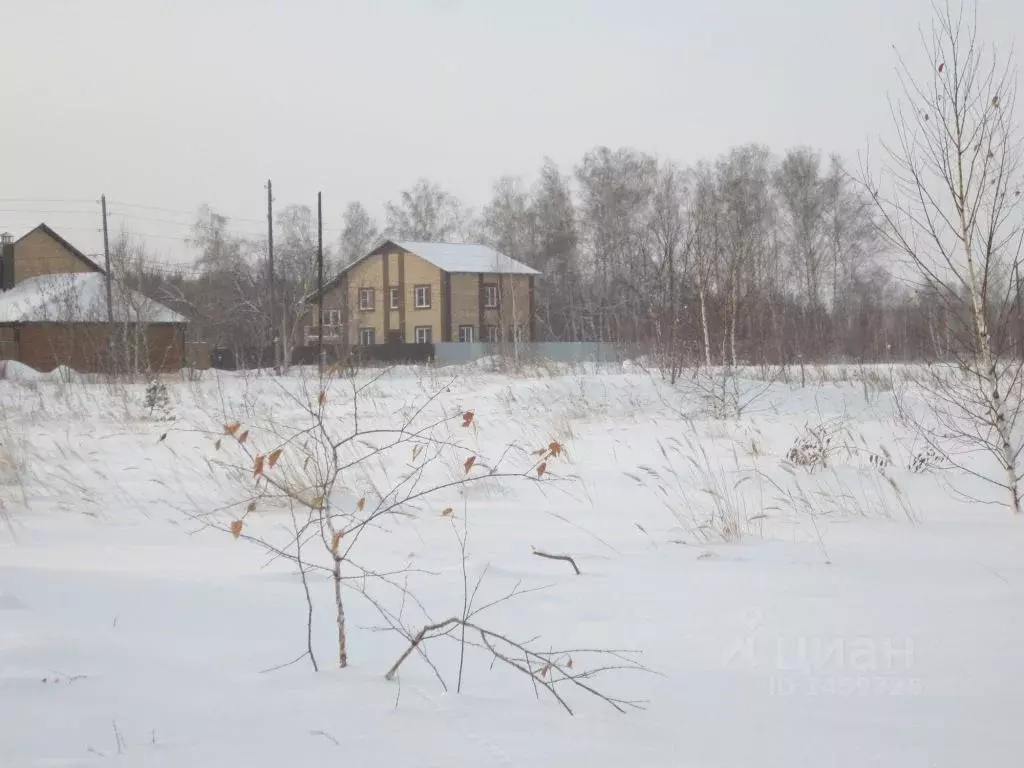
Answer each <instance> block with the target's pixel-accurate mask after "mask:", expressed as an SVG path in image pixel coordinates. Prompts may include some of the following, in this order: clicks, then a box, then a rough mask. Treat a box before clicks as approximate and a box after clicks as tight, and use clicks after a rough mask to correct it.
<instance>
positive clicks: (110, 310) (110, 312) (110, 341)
mask: <svg viewBox="0 0 1024 768" xmlns="http://www.w3.org/2000/svg"><path fill="white" fill-rule="evenodd" d="M100 211H101V212H102V214H103V268H104V269H105V270H106V271H107V274H106V278H107V279H106V283H107V356H108V359H109V365H110V369H111V372H113V370H114V355H115V352H116V347H115V342H114V288H113V285H112V282H111V281H112V280H113V276H112V275H111V273H110V238H109V236H108V234H107V196H106V194H102V195H100ZM127 311H128V308H127V307H125V312H126V313H127ZM128 319H129V318H128V317H125V322H128Z"/></svg>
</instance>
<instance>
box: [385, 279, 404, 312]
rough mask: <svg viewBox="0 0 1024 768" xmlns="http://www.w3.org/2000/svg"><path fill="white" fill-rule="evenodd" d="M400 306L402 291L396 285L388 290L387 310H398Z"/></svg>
mask: <svg viewBox="0 0 1024 768" xmlns="http://www.w3.org/2000/svg"><path fill="white" fill-rule="evenodd" d="M401 305H402V291H401V288H400V287H399V286H397V285H392V286H391V287H390V288H388V308H389V309H391V310H396V309H400V308H401Z"/></svg>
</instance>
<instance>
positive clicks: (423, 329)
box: [414, 325, 434, 344]
mask: <svg viewBox="0 0 1024 768" xmlns="http://www.w3.org/2000/svg"><path fill="white" fill-rule="evenodd" d="M414 333H415V337H414V338H415V339H416V343H417V344H430V343H431V342H433V340H434V328H433V326H430V325H417V326H416V330H415V331H414Z"/></svg>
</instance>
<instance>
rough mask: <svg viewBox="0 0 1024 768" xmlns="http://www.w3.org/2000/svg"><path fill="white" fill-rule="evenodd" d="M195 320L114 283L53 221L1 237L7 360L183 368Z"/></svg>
mask: <svg viewBox="0 0 1024 768" xmlns="http://www.w3.org/2000/svg"><path fill="white" fill-rule="evenodd" d="M108 290H109V295H110V297H111V300H112V301H111V303H110V305H108V303H107V296H108ZM108 306H110V307H111V308H112V309H108ZM187 322H188V320H187V319H186V318H185V317H183V316H181V315H179V314H178V313H176V312H174V311H173V310H171V309H169V308H167V307H165V306H164V305H163V304H160V303H158V302H156V301H153V300H152V299H150V298H148V297H146V296H144V295H142V294H141V293H139V292H138V291H133V290H131V289H129V288H128V287H127V286H125V285H124V284H123V283H121V282H119V281H116V280H111V281H110V285H109V286H108V278H107V275H106V273H105V271H104V270H103V269H102V268H101V267H100V266H99V265H98V264H96V263H95V262H94V261H92V259H90V258H89V257H88V256H86V255H85V254H83V253H82V252H81V251H79V250H78V249H77V248H75V247H74V246H73V245H71V244H70V243H69V242H68V241H66V240H65V239H64V238H62V237H61V236H60V235H58V234H57V233H56V232H55V231H54V230H53V229H51V228H50V227H48V226H47V225H46V224H40V225H39V226H38V227H36V228H35V229H33V230H32V231H31V232H29V233H27V234H26V235H24V236H23V237H21V238H20V239H18V240H13V239H12V238H11V237H10V236H9V235H4V236H3V240H2V242H0V359H6V360H17V361H19V362H21V363H24V364H25V365H28V366H31V367H32V368H35V369H36V370H39V371H50V370H53V369H54V368H56V367H57V366H61V365H63V366H67V367H69V368H72V369H74V370H76V371H79V372H103V371H111V370H115V369H118V368H121V369H124V368H126V367H130V368H131V369H134V370H148V371H176V370H178V369H180V368H181V365H182V361H183V357H184V350H185V328H186V324H187Z"/></svg>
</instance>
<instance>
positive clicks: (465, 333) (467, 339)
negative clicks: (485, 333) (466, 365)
mask: <svg viewBox="0 0 1024 768" xmlns="http://www.w3.org/2000/svg"><path fill="white" fill-rule="evenodd" d="M475 336H476V326H475V325H460V326H459V341H460V342H461V343H463V344H472V343H473V342H474V341H475V340H476V339H475V338H474V337H475Z"/></svg>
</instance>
